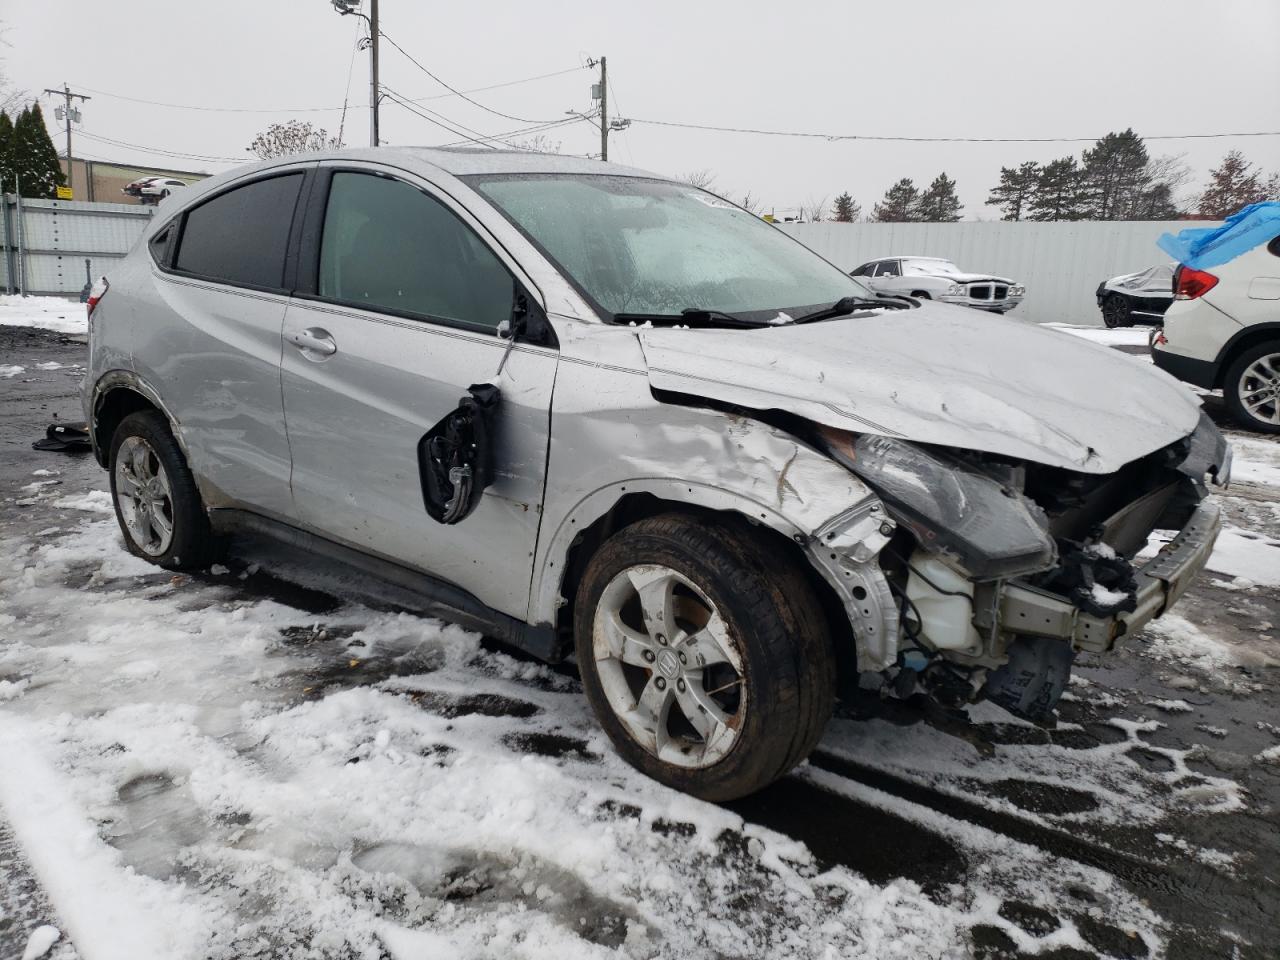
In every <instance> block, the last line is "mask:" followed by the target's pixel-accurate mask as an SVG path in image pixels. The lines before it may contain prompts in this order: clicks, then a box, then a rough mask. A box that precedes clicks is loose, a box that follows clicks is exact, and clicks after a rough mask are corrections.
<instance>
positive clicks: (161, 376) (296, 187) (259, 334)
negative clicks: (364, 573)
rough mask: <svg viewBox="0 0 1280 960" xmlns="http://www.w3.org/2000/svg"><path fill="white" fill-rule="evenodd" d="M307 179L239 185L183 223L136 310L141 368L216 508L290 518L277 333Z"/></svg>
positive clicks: (277, 175) (291, 173)
mask: <svg viewBox="0 0 1280 960" xmlns="http://www.w3.org/2000/svg"><path fill="white" fill-rule="evenodd" d="M309 166H310V165H309ZM305 179H306V172H305V168H304V167H294V168H286V169H284V170H278V171H272V172H270V173H266V174H264V175H262V176H259V177H255V178H253V179H251V180H245V181H238V182H236V183H233V184H232V185H230V186H229V187H227V188H226V189H224V190H220V191H219V192H218V193H216V194H214V195H213V196H211V197H209V198H208V199H206V200H202V201H201V202H200V203H198V204H196V205H195V206H193V207H191V208H190V209H189V210H187V211H185V212H184V213H182V214H181V215H180V216H179V217H177V218H175V220H174V221H173V223H172V225H171V227H170V232H171V233H172V234H173V238H172V241H171V242H170V244H169V245H168V246H166V247H164V248H163V249H162V250H159V251H157V250H154V249H153V251H152V252H153V256H156V266H157V267H158V269H157V270H156V271H155V272H154V274H153V276H152V278H151V279H152V283H153V288H152V289H153V293H154V296H149V297H146V298H140V300H139V301H138V302H137V304H136V305H135V306H134V312H135V336H134V338H133V339H134V349H133V354H134V357H133V360H134V366H135V369H136V371H137V372H138V374H139V375H140V376H141V377H142V378H143V379H144V380H146V381H148V382H149V383H151V384H153V385H154V386H155V387H156V388H157V389H159V391H160V393H161V395H162V396H163V397H164V399H165V404H166V406H167V407H168V408H169V411H170V412H171V413H172V414H173V416H174V417H175V418H176V420H177V421H178V425H179V428H180V430H181V435H182V439H183V442H184V443H185V444H186V446H187V452H188V457H189V459H190V463H191V468H192V472H193V473H194V474H195V476H196V477H197V479H198V481H199V483H200V487H201V492H202V494H203V495H204V498H205V502H206V503H208V504H209V505H210V506H215V507H223V506H238V507H245V508H249V509H253V510H255V511H257V512H261V513H265V514H268V515H273V516H285V517H287V516H289V515H290V514H291V513H292V510H293V500H292V496H291V494H290V491H289V469H290V461H289V444H288V438H287V437H286V435H285V430H284V410H283V405H282V403H281V400H280V325H281V324H282V323H283V321H284V313H285V306H286V304H287V303H288V290H289V288H290V287H291V286H292V278H291V277H290V276H289V273H290V265H289V264H288V263H287V262H286V261H287V253H288V250H289V245H290V238H291V236H293V235H295V233H296V231H297V229H298V228H299V227H300V220H297V221H295V212H297V213H299V214H300V208H301V198H302V193H303V185H304V182H305ZM166 236H167V235H166Z"/></svg>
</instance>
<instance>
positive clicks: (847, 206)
mask: <svg viewBox="0 0 1280 960" xmlns="http://www.w3.org/2000/svg"><path fill="white" fill-rule="evenodd" d="M861 215H862V207H860V206H858V204H857V202H856V201H855V200H854V199H853V197H852V196H851V195H850V194H849V192H848V191H847V190H846V191H845V192H844V193H842V194H840V196H838V197H836V215H835V216H834V217H832V219H833V220H835V221H836V222H837V223H853V221H855V220H857V219H858V217H859V216H861Z"/></svg>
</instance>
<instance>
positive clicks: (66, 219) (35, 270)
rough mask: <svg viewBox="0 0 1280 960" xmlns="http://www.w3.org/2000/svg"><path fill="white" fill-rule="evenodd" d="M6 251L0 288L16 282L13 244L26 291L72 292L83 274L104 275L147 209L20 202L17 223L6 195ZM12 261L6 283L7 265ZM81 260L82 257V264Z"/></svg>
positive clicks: (133, 235) (0, 265)
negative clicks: (19, 256)
mask: <svg viewBox="0 0 1280 960" xmlns="http://www.w3.org/2000/svg"><path fill="white" fill-rule="evenodd" d="M4 206H5V207H6V208H7V210H6V211H5V212H6V213H7V220H6V222H7V224H8V225H9V233H10V235H9V236H6V237H4V242H5V244H6V246H7V247H8V251H7V254H8V255H0V286H3V287H5V288H7V287H9V286H12V287H14V288H15V289H16V288H17V286H18V282H19V279H20V278H21V276H22V275H21V272H20V270H19V268H18V266H17V249H16V248H17V246H18V242H19V240H21V243H22V251H23V261H24V264H25V267H26V271H25V283H26V291H27V293H29V294H32V295H45V294H78V293H79V292H80V291H81V290H82V289H83V287H84V285H85V282H86V278H87V277H96V276H100V275H102V274H106V273H110V272H111V267H112V264H113V263H114V262H115V261H116V260H118V259H119V258H120V257H123V256H124V255H125V254H126V253H128V252H129V249H130V248H131V247H132V246H133V244H134V243H135V242H136V241H137V239H138V237H139V236H141V234H142V232H143V230H144V229H145V228H146V225H147V223H148V222H149V221H150V219H151V215H152V212H153V211H152V208H150V207H140V206H128V205H125V204H120V203H84V202H80V201H72V200H23V201H22V218H21V220H22V222H21V224H19V222H18V205H17V203H16V201H15V199H14V198H13V197H12V196H9V197H6V198H5V204H4ZM10 261H12V263H13V264H14V274H15V275H14V277H13V278H12V281H10V278H9V275H8V270H9V263H10ZM86 261H88V263H87V265H86Z"/></svg>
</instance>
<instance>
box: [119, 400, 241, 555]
mask: <svg viewBox="0 0 1280 960" xmlns="http://www.w3.org/2000/svg"><path fill="white" fill-rule="evenodd" d="M132 438H137V439H140V440H142V441H145V443H146V445H147V446H148V447H149V448H150V453H151V454H153V455H154V457H155V460H156V461H157V462H158V466H159V467H162V468H163V471H164V475H165V477H166V478H167V480H168V493H169V496H168V498H167V499H168V504H169V509H167V510H166V511H165V515H166V520H167V522H168V524H169V525H170V527H171V530H172V535H171V538H170V541H169V543H168V545H167V547H166V548H165V549H163V550H162V551H160V552H149V551H148V550H147V549H144V547H143V546H142V545H141V544H139V542H138V540H137V539H136V538H135V535H134V533H133V532H131V531H130V529H129V524H128V522H127V521H126V517H125V512H126V507H125V506H124V504H123V502H122V501H125V500H128V499H129V498H127V497H125V496H122V494H121V492H120V490H118V489H117V466H118V464H119V460H120V456H121V449H122V448H123V447H124V446H125V445H126V443H128V442H130V441H131V439H132ZM107 468H108V473H109V476H110V478H111V500H112V503H113V504H114V505H115V510H116V521H117V522H118V523H119V524H120V532H121V534H122V535H123V536H124V544H125V547H126V549H128V551H129V552H130V553H132V554H133V555H134V556H137V557H141V558H142V559H143V560H149V561H150V562H151V563H154V564H156V565H158V566H161V567H165V568H166V569H169V570H199V569H203V568H205V567H208V566H209V564H210V563H212V562H213V561H214V560H216V559H217V557H218V553H219V547H220V544H219V541H218V540H217V538H216V537H215V536H214V534H213V531H212V529H211V528H210V526H209V517H208V515H207V514H206V513H205V509H204V503H203V502H202V501H201V499H200V491H199V490H198V489H197V487H196V482H195V478H194V477H192V475H191V470H190V468H188V466H187V461H186V458H185V457H184V456H183V455H182V450H181V449H180V448H179V447H178V442H177V440H175V439H174V436H173V432H172V431H171V430H170V429H169V423H168V421H167V420H166V419H165V418H164V416H163V415H161V414H160V413H159V412H157V411H155V410H140V411H138V412H137V413H131V414H129V416H127V417H125V418H124V419H123V420H121V421H120V425H119V426H118V427H116V431H115V433H114V434H113V435H112V437H111V446H110V448H109V458H108V460H107ZM157 546H158V544H157Z"/></svg>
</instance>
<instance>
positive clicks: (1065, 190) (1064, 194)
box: [1027, 157, 1091, 220]
mask: <svg viewBox="0 0 1280 960" xmlns="http://www.w3.org/2000/svg"><path fill="white" fill-rule="evenodd" d="M1082 179H1083V178H1082V177H1081V170H1080V167H1079V166H1078V165H1077V164H1076V158H1075V157H1063V158H1062V159H1061V160H1054V161H1053V162H1052V163H1046V164H1045V165H1044V167H1043V168H1041V170H1040V176H1039V178H1038V179H1037V180H1036V190H1035V195H1034V196H1033V197H1032V198H1031V202H1030V203H1029V204H1028V207H1027V208H1028V210H1030V212H1031V216H1030V219H1032V220H1085V219H1087V218H1088V217H1089V215H1090V212H1091V211H1090V206H1091V205H1090V201H1089V196H1088V194H1087V193H1086V189H1085V186H1084V184H1083V182H1082Z"/></svg>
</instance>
